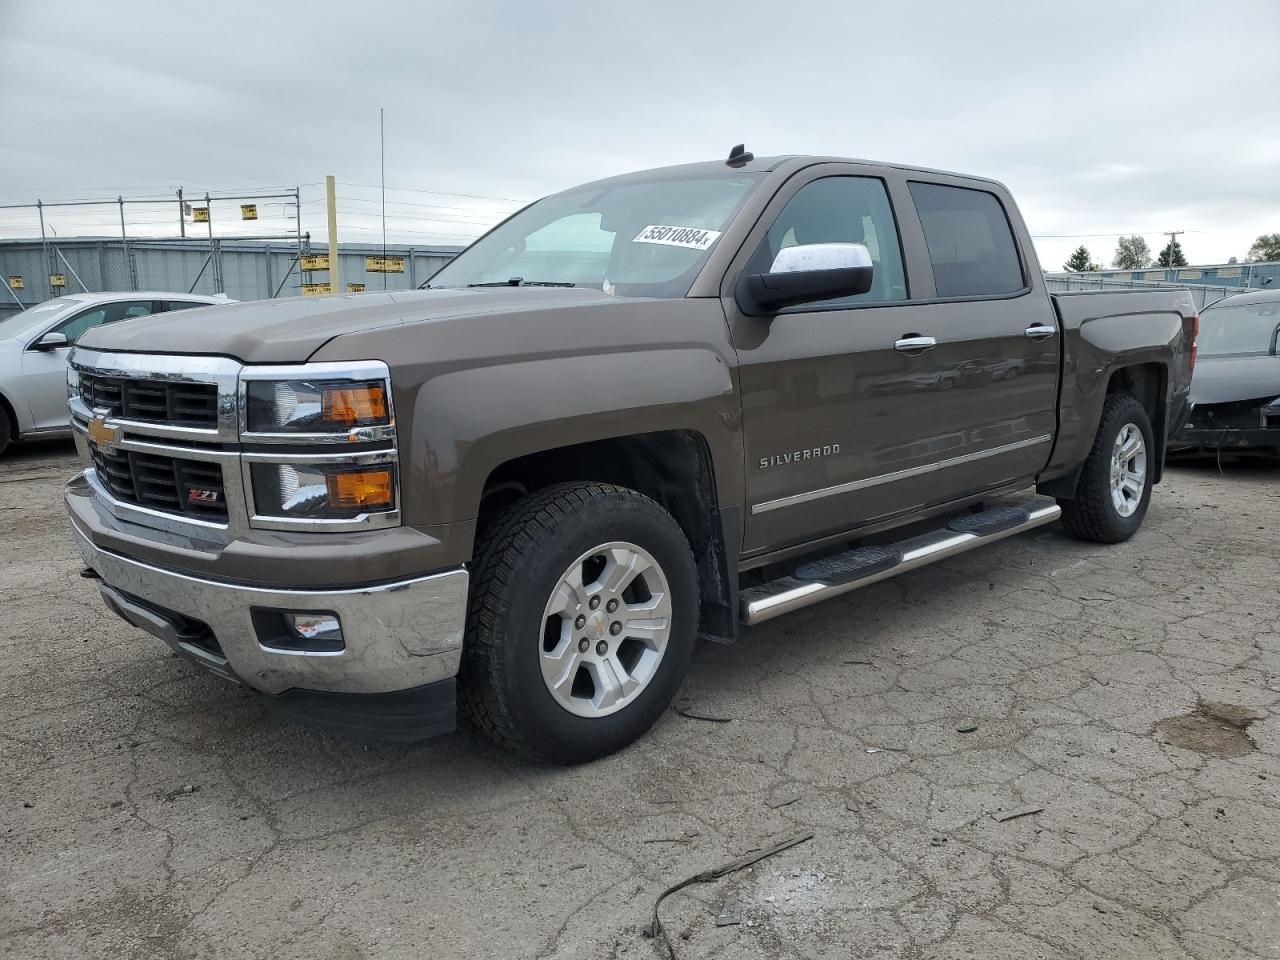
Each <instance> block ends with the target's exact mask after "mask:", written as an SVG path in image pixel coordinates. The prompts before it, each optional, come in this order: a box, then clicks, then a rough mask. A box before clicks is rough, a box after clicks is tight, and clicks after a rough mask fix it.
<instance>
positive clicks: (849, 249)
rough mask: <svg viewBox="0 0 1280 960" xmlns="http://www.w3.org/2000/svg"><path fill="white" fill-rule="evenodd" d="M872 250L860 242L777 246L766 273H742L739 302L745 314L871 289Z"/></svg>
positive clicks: (775, 309)
mask: <svg viewBox="0 0 1280 960" xmlns="http://www.w3.org/2000/svg"><path fill="white" fill-rule="evenodd" d="M873 269H874V268H873V267H872V265H871V251H870V250H868V249H867V248H866V246H865V245H864V244H861V243H805V244H799V245H797V246H794V247H786V248H785V249H782V250H779V251H778V255H777V257H775V258H774V261H773V266H772V267H770V268H769V272H768V273H752V274H747V275H745V276H744V277H743V278H742V280H741V281H740V282H739V284H738V303H739V306H741V307H742V311H743V312H744V313H747V314H756V315H758V314H762V313H774V312H776V311H778V310H781V309H782V308H783V307H794V306H797V305H799V304H802V303H815V302H817V301H819V300H832V299H834V298H836V297H852V296H856V295H857V294H860V293H866V292H867V291H868V290H870V289H871V279H872V273H873Z"/></svg>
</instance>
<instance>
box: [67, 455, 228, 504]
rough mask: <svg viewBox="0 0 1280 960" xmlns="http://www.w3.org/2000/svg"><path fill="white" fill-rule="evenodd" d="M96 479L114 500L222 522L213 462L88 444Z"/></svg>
mask: <svg viewBox="0 0 1280 960" xmlns="http://www.w3.org/2000/svg"><path fill="white" fill-rule="evenodd" d="M89 455H90V457H91V459H92V461H93V469H94V470H95V471H97V474H98V479H99V481H100V482H101V483H102V485H103V486H105V487H106V488H107V489H108V490H109V491H110V492H111V495H112V496H113V497H115V498H116V499H117V500H120V501H123V502H124V503H131V504H135V505H136V506H139V507H145V508H147V509H149V510H159V511H161V512H165V513H174V514H180V515H183V516H187V517H193V518H195V519H197V520H205V521H212V522H214V523H226V521H227V491H226V487H225V485H224V483H223V479H222V467H221V466H220V465H218V464H217V463H209V462H205V461H200V460H185V459H181V458H178V457H165V456H159V455H157V454H153V453H137V452H130V451H122V452H114V453H113V452H108V451H106V450H102V449H100V448H98V447H93V446H91V447H90V450H89Z"/></svg>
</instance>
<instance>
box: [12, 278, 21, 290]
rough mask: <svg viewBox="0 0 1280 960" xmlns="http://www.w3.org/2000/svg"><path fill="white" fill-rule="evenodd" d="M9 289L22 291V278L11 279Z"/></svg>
mask: <svg viewBox="0 0 1280 960" xmlns="http://www.w3.org/2000/svg"><path fill="white" fill-rule="evenodd" d="M9 289H10V290H21V289H22V278H21V277H10V278H9Z"/></svg>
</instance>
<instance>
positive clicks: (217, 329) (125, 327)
mask: <svg viewBox="0 0 1280 960" xmlns="http://www.w3.org/2000/svg"><path fill="white" fill-rule="evenodd" d="M614 300H615V298H614V297H611V296H609V295H608V294H606V293H604V292H603V291H600V290H592V289H588V288H585V287H584V288H577V287H573V288H569V287H485V288H474V289H463V290H456V289H455V290H402V291H397V292H396V293H356V294H349V295H346V296H334V297H317V298H314V299H312V298H303V297H289V298H287V299H283V300H256V301H251V302H247V303H234V304H226V305H220V306H214V307H207V308H198V309H193V310H182V311H180V312H174V313H158V314H153V315H151V316H147V317H137V318H135V319H132V320H125V321H121V322H120V323H114V324H111V325H110V326H106V327H98V328H96V329H94V330H90V331H89V332H88V333H86V334H85V335H84V336H83V337H81V338H80V341H79V344H78V345H79V346H84V347H88V348H90V349H93V350H111V351H123V352H129V353H179V354H181V353H192V354H217V355H220V356H228V357H234V358H236V359H237V360H241V361H243V362H245V363H302V362H304V361H305V360H307V359H308V358H309V357H311V355H312V354H314V353H315V352H316V351H317V350H319V349H320V348H321V347H322V346H324V345H325V344H326V343H327V342H329V341H330V340H332V339H333V338H334V337H338V336H341V335H343V334H350V333H362V332H365V331H369V330H374V329H377V328H379V327H392V326H405V325H408V324H417V323H431V322H434V321H440V320H448V319H452V318H456V317H466V316H478V315H484V314H501V313H508V314H518V313H523V312H526V311H531V310H547V309H560V308H564V309H569V308H574V307H582V306H587V305H591V304H599V303H601V302H613V301H614Z"/></svg>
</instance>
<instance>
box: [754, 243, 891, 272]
mask: <svg viewBox="0 0 1280 960" xmlns="http://www.w3.org/2000/svg"><path fill="white" fill-rule="evenodd" d="M869 266H871V251H870V250H868V249H867V246H866V244H862V243H801V244H797V245H796V246H793V247H783V248H782V249H781V250H779V251H778V255H777V256H776V257H774V258H773V266H771V267H770V268H769V272H770V273H798V272H800V271H802V270H849V269H851V268H855V267H869Z"/></svg>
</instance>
